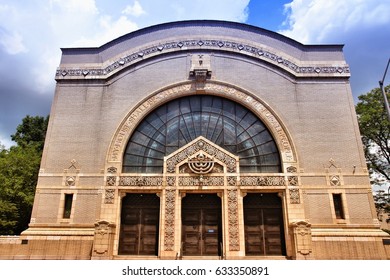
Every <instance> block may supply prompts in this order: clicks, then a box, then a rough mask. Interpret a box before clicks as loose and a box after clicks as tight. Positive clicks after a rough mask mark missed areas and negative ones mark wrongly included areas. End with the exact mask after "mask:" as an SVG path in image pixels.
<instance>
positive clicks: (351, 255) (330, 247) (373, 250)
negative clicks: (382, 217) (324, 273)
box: [312, 237, 390, 260]
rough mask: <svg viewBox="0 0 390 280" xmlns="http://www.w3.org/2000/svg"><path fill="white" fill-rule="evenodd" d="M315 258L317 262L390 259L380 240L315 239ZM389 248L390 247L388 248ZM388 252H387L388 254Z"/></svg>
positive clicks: (349, 238) (365, 238)
mask: <svg viewBox="0 0 390 280" xmlns="http://www.w3.org/2000/svg"><path fill="white" fill-rule="evenodd" d="M312 244H313V256H314V258H315V259H317V260H369V259H374V260H386V259H389V258H390V255H389V250H388V249H385V247H386V246H383V243H382V240H381V239H380V238H378V239H376V238H369V237H360V238H359V237H322V238H321V237H317V238H313V242H312ZM387 247H389V246H387ZM386 250H387V252H386Z"/></svg>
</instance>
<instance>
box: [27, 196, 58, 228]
mask: <svg viewBox="0 0 390 280" xmlns="http://www.w3.org/2000/svg"><path fill="white" fill-rule="evenodd" d="M35 199H36V200H37V203H36V205H34V206H35V207H36V211H35V212H34V213H33V218H35V222H36V223H56V222H57V216H58V208H59V207H60V199H61V193H60V192H59V191H50V190H41V191H40V192H39V194H37V195H36V196H35Z"/></svg>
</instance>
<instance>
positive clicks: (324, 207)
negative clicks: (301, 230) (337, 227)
mask: <svg viewBox="0 0 390 280" xmlns="http://www.w3.org/2000/svg"><path fill="white" fill-rule="evenodd" d="M304 205H305V215H306V219H308V220H309V221H310V223H312V224H331V223H333V218H332V212H331V206H330V200H329V194H328V193H316V192H314V191H311V192H310V191H306V195H305V196H304Z"/></svg>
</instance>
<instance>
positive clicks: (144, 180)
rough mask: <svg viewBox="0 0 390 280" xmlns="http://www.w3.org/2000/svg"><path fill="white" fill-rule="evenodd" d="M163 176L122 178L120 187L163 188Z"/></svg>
mask: <svg viewBox="0 0 390 280" xmlns="http://www.w3.org/2000/svg"><path fill="white" fill-rule="evenodd" d="M162 184H163V177H162V176H121V177H120V178H119V186H138V187H140V186H147V187H149V186H162Z"/></svg>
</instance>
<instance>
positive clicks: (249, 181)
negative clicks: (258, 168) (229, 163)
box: [240, 176, 286, 186]
mask: <svg viewBox="0 0 390 280" xmlns="http://www.w3.org/2000/svg"><path fill="white" fill-rule="evenodd" d="M240 185H241V186H285V185H286V180H285V178H284V176H242V177H241V178H240Z"/></svg>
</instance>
